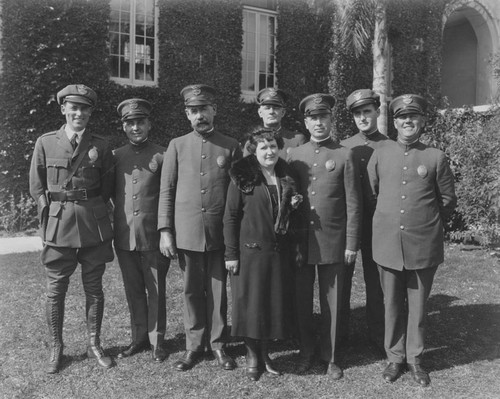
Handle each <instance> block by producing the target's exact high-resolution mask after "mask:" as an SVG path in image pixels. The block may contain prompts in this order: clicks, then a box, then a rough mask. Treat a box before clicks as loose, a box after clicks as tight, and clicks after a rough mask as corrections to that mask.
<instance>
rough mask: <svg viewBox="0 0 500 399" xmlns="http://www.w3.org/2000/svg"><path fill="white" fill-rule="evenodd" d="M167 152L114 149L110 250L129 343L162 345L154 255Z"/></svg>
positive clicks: (159, 278) (163, 263)
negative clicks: (126, 316) (123, 296)
mask: <svg viewBox="0 0 500 399" xmlns="http://www.w3.org/2000/svg"><path fill="white" fill-rule="evenodd" d="M165 150H166V148H164V147H162V146H159V145H157V144H155V143H153V142H151V141H149V140H147V141H145V142H143V143H140V144H137V145H136V144H131V143H129V144H126V145H124V146H123V147H120V148H118V149H117V150H115V151H114V158H115V170H116V184H115V195H114V204H115V210H114V225H115V231H116V233H115V238H114V246H115V250H116V254H117V256H118V261H119V264H120V269H121V272H122V276H123V283H124V286H125V294H126V297H127V302H128V307H129V311H130V322H131V330H132V342H134V343H136V344H138V345H140V344H143V343H146V342H147V341H148V339H149V342H150V343H151V345H153V346H154V347H157V346H161V344H162V342H163V338H164V336H165V329H166V303H165V280H166V276H167V271H168V268H169V265H170V261H169V259H168V258H166V257H165V256H163V255H162V254H161V253H160V251H159V239H160V233H159V231H158V228H157V224H158V198H159V193H160V176H161V167H162V164H163V154H164V152H165Z"/></svg>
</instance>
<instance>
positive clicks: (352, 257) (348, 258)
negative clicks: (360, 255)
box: [344, 249, 356, 266]
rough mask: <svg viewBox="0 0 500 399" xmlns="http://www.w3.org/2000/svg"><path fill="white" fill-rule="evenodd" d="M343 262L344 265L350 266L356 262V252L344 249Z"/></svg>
mask: <svg viewBox="0 0 500 399" xmlns="http://www.w3.org/2000/svg"><path fill="white" fill-rule="evenodd" d="M344 263H345V264H346V266H350V265H353V264H354V263H356V252H355V251H350V250H348V249H346V250H345V255H344Z"/></svg>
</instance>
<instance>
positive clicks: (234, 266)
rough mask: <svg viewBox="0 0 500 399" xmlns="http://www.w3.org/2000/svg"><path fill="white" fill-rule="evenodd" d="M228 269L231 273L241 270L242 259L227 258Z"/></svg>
mask: <svg viewBox="0 0 500 399" xmlns="http://www.w3.org/2000/svg"><path fill="white" fill-rule="evenodd" d="M226 269H227V271H228V272H230V273H233V274H238V272H239V271H240V261H239V260H226Z"/></svg>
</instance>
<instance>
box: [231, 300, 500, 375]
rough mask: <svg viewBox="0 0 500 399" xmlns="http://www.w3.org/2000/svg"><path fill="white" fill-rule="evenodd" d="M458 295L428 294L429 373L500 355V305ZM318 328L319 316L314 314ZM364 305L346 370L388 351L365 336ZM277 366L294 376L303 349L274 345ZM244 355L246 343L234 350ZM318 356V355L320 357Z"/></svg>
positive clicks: (343, 356)
mask: <svg viewBox="0 0 500 399" xmlns="http://www.w3.org/2000/svg"><path fill="white" fill-rule="evenodd" d="M458 300H459V298H457V297H453V296H448V295H443V294H437V295H433V296H431V297H430V298H429V302H428V310H427V311H428V317H427V338H426V352H425V354H424V364H425V366H426V368H427V369H428V370H429V371H438V370H444V369H450V368H452V367H455V366H459V365H465V364H471V363H475V362H479V361H484V360H487V361H493V360H496V359H499V358H500V305H496V304H477V305H464V306H461V305H453V302H456V301H458ZM314 316H315V317H314V323H315V326H316V328H315V329H316V331H319V314H315V315H314ZM364 317H365V307H358V308H355V309H353V310H352V312H351V322H352V327H351V334H350V339H349V341H348V342H347V343H345V344H344V345H342V346H341V347H340V348H339V349H338V350H337V354H338V364H339V365H340V366H341V367H342V368H343V369H349V368H353V367H362V366H366V365H369V364H373V363H378V362H380V361H383V360H385V354H384V353H383V352H381V351H380V349H379V348H376V347H375V346H374V345H373V344H372V343H371V342H370V341H369V340H368V339H367V338H366V327H365V325H364V320H365V319H364ZM272 352H273V358H274V362H275V364H276V366H277V367H278V368H279V369H280V370H281V371H283V372H285V373H287V374H295V371H294V370H295V368H296V364H297V362H298V361H299V353H298V348H297V347H296V346H294V345H292V344H291V342H289V341H283V342H275V343H273V345H272ZM235 354H238V355H241V356H244V355H245V347H244V345H243V344H241V345H239V346H238V351H237V352H236V353H235ZM316 358H317V356H316ZM325 370H326V366H325V365H323V364H321V363H320V362H318V361H316V362H315V363H314V365H313V367H312V368H311V370H310V371H309V372H308V373H307V374H322V373H324V372H325Z"/></svg>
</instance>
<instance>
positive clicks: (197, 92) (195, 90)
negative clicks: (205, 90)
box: [192, 85, 201, 96]
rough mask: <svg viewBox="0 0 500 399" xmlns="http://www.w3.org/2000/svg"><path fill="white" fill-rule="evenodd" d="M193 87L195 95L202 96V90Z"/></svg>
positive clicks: (198, 87)
mask: <svg viewBox="0 0 500 399" xmlns="http://www.w3.org/2000/svg"><path fill="white" fill-rule="evenodd" d="M192 87H193V94H194V95H195V96H199V95H200V94H201V88H200V86H196V85H195V86H192Z"/></svg>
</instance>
